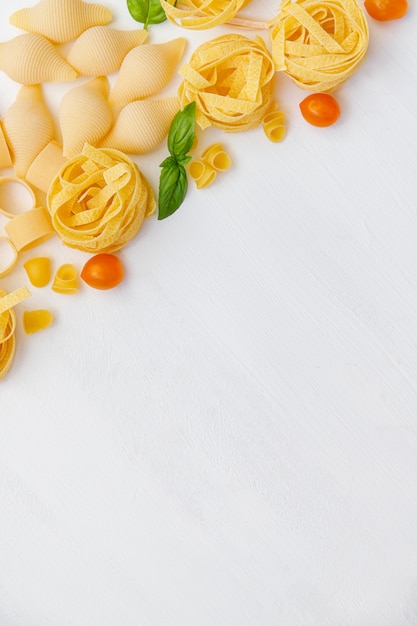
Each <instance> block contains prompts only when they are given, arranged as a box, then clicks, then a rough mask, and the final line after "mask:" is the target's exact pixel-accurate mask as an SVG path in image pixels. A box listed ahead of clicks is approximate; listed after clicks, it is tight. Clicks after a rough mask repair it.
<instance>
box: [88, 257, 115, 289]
mask: <svg viewBox="0 0 417 626" xmlns="http://www.w3.org/2000/svg"><path fill="white" fill-rule="evenodd" d="M80 276H81V278H82V279H83V281H84V282H86V283H87V285H89V286H90V287H94V288H95V289H111V288H112V287H116V285H118V284H119V283H120V282H121V281H122V280H123V277H124V267H123V263H122V262H121V260H120V259H119V257H117V256H115V255H114V254H107V253H105V252H102V253H100V254H96V255H95V256H92V257H91V258H90V259H88V261H87V263H86V264H85V265H84V267H83V269H82V270H81V274H80Z"/></svg>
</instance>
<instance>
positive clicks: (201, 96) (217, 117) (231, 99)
mask: <svg viewBox="0 0 417 626" xmlns="http://www.w3.org/2000/svg"><path fill="white" fill-rule="evenodd" d="M180 74H182V76H183V77H184V80H183V82H182V83H181V85H180V87H179V96H180V99H181V106H182V107H183V106H185V105H187V104H188V103H190V102H193V101H195V102H196V121H197V123H198V125H199V126H200V127H201V128H206V127H208V126H216V127H217V128H221V129H223V130H225V131H228V132H238V131H244V130H250V129H251V128H255V127H256V126H258V125H259V124H260V123H261V122H262V119H263V117H264V115H265V113H266V112H267V110H268V109H269V107H270V105H271V102H272V96H273V90H274V76H275V68H274V63H273V60H272V57H271V54H270V52H269V51H268V49H267V47H266V45H265V42H264V41H263V39H262V38H261V37H259V36H256V37H255V38H254V39H249V38H247V37H244V36H243V35H237V34H232V35H223V36H220V37H217V38H216V39H212V40H210V41H207V42H206V43H204V44H202V45H201V46H199V47H198V48H197V49H196V50H195V52H194V53H193V55H192V56H191V58H190V61H189V63H188V64H187V65H184V66H183V67H182V68H181V69H180Z"/></svg>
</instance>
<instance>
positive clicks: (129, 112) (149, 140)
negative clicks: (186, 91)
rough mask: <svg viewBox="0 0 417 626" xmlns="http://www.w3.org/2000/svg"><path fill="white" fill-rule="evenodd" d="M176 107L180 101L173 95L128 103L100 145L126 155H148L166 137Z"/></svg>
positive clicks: (177, 109) (178, 106) (177, 107)
mask: <svg viewBox="0 0 417 626" xmlns="http://www.w3.org/2000/svg"><path fill="white" fill-rule="evenodd" d="M179 108H180V100H179V98H177V97H176V96H172V97H168V98H160V99H155V100H153V99H147V100H136V101H135V102H131V103H130V104H127V105H126V106H125V107H123V109H122V110H121V111H120V113H119V115H118V117H117V119H116V121H115V123H114V126H113V127H112V128H111V130H110V132H109V133H108V134H107V135H106V136H105V137H104V139H102V140H101V141H100V142H99V146H100V147H103V148H113V149H115V150H120V151H121V152H125V153H127V154H145V153H147V152H151V151H152V150H154V149H155V148H156V147H157V146H158V145H159V144H160V143H161V141H163V139H165V137H166V136H167V135H168V131H169V127H170V125H171V122H172V120H173V118H174V115H175V114H176V113H177V112H178V111H179Z"/></svg>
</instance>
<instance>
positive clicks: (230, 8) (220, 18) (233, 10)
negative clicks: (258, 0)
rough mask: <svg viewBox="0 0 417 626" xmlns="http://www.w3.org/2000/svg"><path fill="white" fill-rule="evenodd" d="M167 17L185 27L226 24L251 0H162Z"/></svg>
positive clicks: (194, 27) (211, 26) (195, 27)
mask: <svg viewBox="0 0 417 626" xmlns="http://www.w3.org/2000/svg"><path fill="white" fill-rule="evenodd" d="M160 1H161V6H162V8H163V9H164V11H165V14H166V16H167V18H168V19H169V20H170V21H171V22H173V23H174V24H177V25H178V26H182V27H183V28H189V29H193V30H203V29H206V28H213V27H214V26H219V24H224V23H225V22H228V21H229V20H231V19H233V18H234V17H235V15H236V14H237V13H238V11H240V9H242V8H243V7H245V6H246V5H247V4H249V2H250V0H182V2H180V3H178V4H177V3H176V2H175V1H174V0H160Z"/></svg>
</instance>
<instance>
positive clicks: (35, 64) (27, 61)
mask: <svg viewBox="0 0 417 626" xmlns="http://www.w3.org/2000/svg"><path fill="white" fill-rule="evenodd" d="M0 70H2V71H3V72H4V73H5V74H7V75H8V76H9V78H11V79H12V80H14V81H16V82H17V83H22V84H24V85H35V84H37V83H44V82H65V81H70V80H74V79H75V78H77V72H76V71H75V70H74V68H73V67H71V65H70V64H69V63H67V61H66V60H65V59H64V57H63V56H61V55H60V53H59V52H58V50H57V49H56V48H55V46H54V44H53V43H51V42H50V41H49V40H48V39H45V37H42V36H41V35H35V34H33V33H26V34H24V35H18V36H17V37H14V38H13V39H10V40H9V41H3V42H0Z"/></svg>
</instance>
